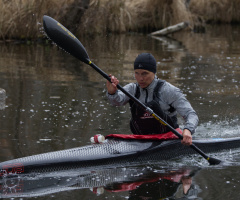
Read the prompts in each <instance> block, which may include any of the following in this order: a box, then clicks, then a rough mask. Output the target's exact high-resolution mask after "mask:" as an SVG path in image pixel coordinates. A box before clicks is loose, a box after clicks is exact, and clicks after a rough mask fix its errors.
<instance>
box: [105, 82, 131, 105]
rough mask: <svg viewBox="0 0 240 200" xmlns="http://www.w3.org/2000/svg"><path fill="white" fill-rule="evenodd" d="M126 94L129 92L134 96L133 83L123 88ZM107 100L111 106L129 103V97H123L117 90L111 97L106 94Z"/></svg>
mask: <svg viewBox="0 0 240 200" xmlns="http://www.w3.org/2000/svg"><path fill="white" fill-rule="evenodd" d="M123 88H124V89H125V90H126V91H127V92H129V93H130V94H132V95H134V93H135V90H136V89H135V88H136V84H135V83H129V84H127V85H125V86H124V87H123ZM107 98H108V100H109V102H110V103H111V104H112V105H113V106H122V105H125V104H127V103H128V101H129V97H128V96H127V95H125V94H124V93H123V92H122V91H120V90H117V92H116V93H115V94H113V95H111V94H109V93H108V92H107Z"/></svg>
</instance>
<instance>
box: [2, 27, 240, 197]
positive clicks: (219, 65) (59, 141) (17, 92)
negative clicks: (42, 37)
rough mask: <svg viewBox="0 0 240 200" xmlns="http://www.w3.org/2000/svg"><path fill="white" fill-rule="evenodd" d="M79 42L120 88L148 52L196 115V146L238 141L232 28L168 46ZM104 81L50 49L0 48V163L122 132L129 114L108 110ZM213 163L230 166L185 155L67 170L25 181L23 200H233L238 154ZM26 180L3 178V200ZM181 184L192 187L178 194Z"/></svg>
mask: <svg viewBox="0 0 240 200" xmlns="http://www.w3.org/2000/svg"><path fill="white" fill-rule="evenodd" d="M81 42H82V43H83V45H84V46H85V48H86V49H87V51H88V54H89V57H90V58H91V60H92V61H93V62H94V63H95V64H96V65H97V66H99V67H100V68H101V69H102V70H103V71H105V72H106V73H108V74H110V73H111V74H114V75H115V76H117V77H118V78H119V80H120V84H121V85H125V84H127V83H129V82H132V81H134V74H133V62H134V60H135V58H136V56H137V55H138V54H139V53H142V52H150V53H152V54H153V55H154V56H155V58H156V60H157V62H158V72H157V76H158V77H159V78H161V79H164V80H167V81H168V82H170V83H172V84H173V85H175V86H177V87H179V88H180V89H181V90H182V91H183V92H184V93H185V94H186V96H187V99H188V100H189V101H190V102H191V104H192V106H193V107H194V109H195V110H196V112H197V113H198V115H199V118H200V122H199V126H198V129H197V132H196V133H195V134H194V137H195V138H219V137H225V138H227V137H237V136H239V135H240V123H239V122H240V119H239V118H240V105H239V98H240V27H239V26H217V27H209V28H208V29H207V32H206V33H205V34H196V33H190V32H181V33H178V34H175V35H174V36H173V37H172V38H159V37H158V38H151V37H148V36H146V35H136V34H133V35H118V36H115V35H111V36H108V37H96V38H81ZM105 82H106V81H105V80H104V79H103V78H102V77H101V76H100V75H99V74H98V73H97V72H95V71H94V70H93V69H91V67H90V66H88V65H86V64H83V63H81V62H80V61H78V60H77V59H75V58H73V57H72V56H71V55H69V54H67V53H65V52H64V51H62V50H59V49H58V48H57V47H56V46H52V45H43V44H35V45H27V44H21V43H18V44H13V43H10V44H3V43H2V44H1V43H0V88H3V89H5V91H6V96H7V98H6V101H5V102H4V103H5V106H4V108H2V109H1V110H0V116H1V117H0V123H1V126H0V133H1V134H0V145H1V151H0V161H1V162H2V161H5V160H10V159H14V158H19V157H24V156H29V155H35V154H39V153H45V152H51V151H56V150H62V149H69V148H73V147H79V146H84V145H86V144H90V142H89V138H90V137H91V136H93V135H95V134H99V133H101V134H103V135H108V134H112V133H124V134H127V133H130V130H129V118H130V112H129V108H128V106H125V107H121V108H115V107H112V106H111V105H110V104H109V103H108V101H107V99H106V96H105V94H106V89H105ZM180 121H182V120H181V119H180ZM181 127H182V126H181ZM213 156H214V157H217V158H219V159H221V160H226V161H230V162H231V164H226V165H224V166H209V165H208V163H207V161H205V160H204V159H202V158H201V157H200V156H193V157H183V158H179V159H174V160H171V161H164V162H163V161H159V163H142V164H139V165H135V166H120V167H117V168H112V169H104V168H103V169H101V170H99V169H96V170H92V171H91V172H89V171H84V170H83V171H81V172H79V175H78V176H75V174H74V173H73V174H71V172H69V174H71V176H70V175H69V176H70V177H71V178H69V177H68V178H66V177H58V176H54V177H52V178H51V180H50V179H48V178H46V177H45V178H43V177H42V178H40V179H37V178H35V179H34V177H32V180H33V179H34V180H35V181H36V182H35V185H38V186H39V190H37V189H36V190H35V191H34V192H33V191H31V190H29V191H30V193H31V192H32V194H31V195H30V196H35V199H79V198H81V199H82V200H85V199H164V198H169V199H180V198H182V197H185V198H186V199H189V198H191V197H192V198H193V197H194V199H234V200H235V199H239V190H240V182H239V180H240V175H239V174H240V173H239V172H240V151H239V150H234V151H225V152H222V153H218V154H213ZM54 180H55V181H54ZM24 181H25V186H26V184H29V185H31V183H32V182H31V181H29V182H27V180H20V179H17V180H15V182H11V183H7V182H4V180H1V188H0V189H1V194H8V195H9V198H11V194H17V193H18V192H19V191H18V190H17V189H18V186H19V185H20V186H22V187H23V185H24V184H23V183H22V182H24ZM37 181H39V182H37ZM51 181H52V184H51ZM182 183H184V184H182ZM186 185H187V186H190V185H191V187H190V190H189V191H188V193H187V194H186V195H184V192H183V190H184V188H185V187H186ZM40 188H41V189H42V190H40ZM1 194H0V197H1ZM19 194H20V193H19ZM38 196H40V197H38Z"/></svg>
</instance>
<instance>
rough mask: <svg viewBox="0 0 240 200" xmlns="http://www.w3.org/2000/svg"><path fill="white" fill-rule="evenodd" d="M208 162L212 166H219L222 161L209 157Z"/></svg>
mask: <svg viewBox="0 0 240 200" xmlns="http://www.w3.org/2000/svg"><path fill="white" fill-rule="evenodd" d="M208 162H209V164H210V165H219V164H220V163H221V162H222V161H221V160H218V159H216V158H211V157H209V158H208Z"/></svg>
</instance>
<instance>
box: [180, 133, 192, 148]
mask: <svg viewBox="0 0 240 200" xmlns="http://www.w3.org/2000/svg"><path fill="white" fill-rule="evenodd" d="M182 135H183V139H182V144H184V145H191V144H192V134H191V132H190V131H189V130H188V129H184V130H183V134H182Z"/></svg>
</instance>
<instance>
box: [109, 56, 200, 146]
mask: <svg viewBox="0 0 240 200" xmlns="http://www.w3.org/2000/svg"><path fill="white" fill-rule="evenodd" d="M156 68H157V64H156V60H155V58H154V57H153V55H152V54H150V53H142V54H140V55H138V56H137V58H136V60H135V62H134V73H135V79H136V81H137V82H136V83H129V84H127V85H126V86H124V89H125V90H126V91H128V92H129V93H130V94H132V95H133V96H135V97H136V98H138V99H139V100H140V101H141V102H142V103H144V104H146V105H147V106H148V107H150V108H151V109H152V110H153V111H154V112H155V113H156V114H158V115H159V116H160V117H161V118H162V119H163V120H165V121H166V122H167V123H168V124H170V125H171V126H172V127H174V128H175V129H176V128H178V127H179V125H178V122H177V113H178V114H179V115H181V116H182V117H183V119H184V120H185V123H184V128H183V140H182V143H183V144H185V145H191V144H192V134H193V133H194V132H195V129H196V127H197V124H198V116H197V114H196V112H195V110H194V109H193V108H192V106H191V104H190V103H189V101H188V100H187V99H186V98H185V96H184V94H183V93H182V91H181V90H180V89H179V88H177V87H175V86H173V85H171V84H170V83H168V82H167V81H164V80H161V79H158V78H157V76H156ZM109 76H110V77H111V83H110V82H109V81H107V97H108V99H109V100H110V103H111V104H112V105H114V106H122V105H125V104H127V103H129V104H130V107H131V113H132V118H131V120H130V127H131V131H132V133H133V134H138V135H147V134H161V133H166V132H169V131H170V130H168V128H167V126H164V125H162V124H161V123H159V122H158V121H157V120H156V119H154V118H153V117H152V116H151V115H149V114H148V113H147V112H145V111H144V110H143V109H142V108H141V107H140V106H138V104H136V103H134V102H133V101H132V100H131V99H130V98H129V97H128V96H126V95H125V94H124V93H123V92H121V91H120V90H118V89H117V84H118V83H119V80H118V79H117V78H116V77H115V76H113V75H111V74H110V75H109Z"/></svg>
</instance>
